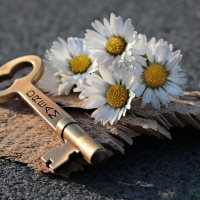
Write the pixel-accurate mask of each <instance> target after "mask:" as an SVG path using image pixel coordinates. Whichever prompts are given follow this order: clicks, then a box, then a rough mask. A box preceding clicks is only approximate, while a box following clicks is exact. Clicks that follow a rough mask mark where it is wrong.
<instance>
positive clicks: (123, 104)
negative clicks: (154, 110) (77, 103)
mask: <svg viewBox="0 0 200 200" xmlns="http://www.w3.org/2000/svg"><path fill="white" fill-rule="evenodd" d="M113 69H114V70H113V72H112V71H110V70H109V69H108V68H107V67H105V66H102V67H100V68H99V72H100V74H101V76H99V75H97V74H96V73H93V74H91V75H88V76H87V79H86V82H87V84H88V86H86V87H85V89H84V90H83V91H82V92H81V95H82V96H84V97H86V98H85V99H84V103H83V105H82V108H85V109H92V108H97V110H95V111H94V112H93V113H92V117H93V118H95V123H97V122H99V121H100V122H101V123H102V124H103V125H105V124H106V123H107V122H110V124H111V125H112V124H113V123H115V122H116V121H117V120H120V118H121V116H122V115H123V116H125V114H126V110H127V109H130V107H131V105H130V104H131V100H132V99H133V98H134V97H135V94H134V93H133V92H132V91H133V90H134V89H135V88H136V85H137V83H136V82H135V79H134V77H132V76H131V72H130V69H129V68H125V67H120V66H119V64H118V63H115V64H114V65H113Z"/></svg>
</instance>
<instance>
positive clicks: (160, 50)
mask: <svg viewBox="0 0 200 200" xmlns="http://www.w3.org/2000/svg"><path fill="white" fill-rule="evenodd" d="M92 26H93V28H94V30H89V29H88V30H86V34H85V38H84V39H80V38H72V37H70V38H68V39H67V41H65V40H63V39H61V38H58V41H56V42H53V45H52V47H51V48H50V50H48V51H47V53H46V60H44V66H45V72H44V74H43V77H42V78H41V79H40V81H39V82H38V83H37V86H38V87H39V88H40V89H42V90H43V91H44V92H47V93H50V94H52V95H54V96H58V95H70V92H80V95H79V98H80V99H83V105H82V108H84V109H96V110H95V111H94V112H93V113H92V117H93V118H94V119H95V123H98V122H101V123H102V124H103V125H105V124H106V123H107V122H109V123H110V124H111V125H112V124H114V123H115V122H117V120H120V118H121V116H122V115H123V116H125V114H126V111H127V109H130V107H131V101H132V99H133V98H135V97H142V105H141V107H144V106H145V105H146V104H147V103H151V105H152V107H154V108H155V109H160V108H161V105H164V106H165V107H167V106H168V104H169V103H170V96H172V97H174V98H179V96H183V94H184V93H183V90H182V89H181V88H180V87H179V86H178V85H179V84H184V83H185V82H186V80H187V79H186V78H184V76H185V74H184V73H183V72H182V69H181V67H180V64H179V63H180V61H181V59H182V55H181V54H180V53H181V52H180V50H177V51H173V46H172V44H168V42H167V41H164V40H163V39H160V40H158V41H156V39H155V38H152V39H151V40H150V41H148V40H147V38H146V36H145V35H142V34H139V35H138V34H137V32H135V31H134V27H133V25H132V23H131V20H130V19H127V20H126V21H125V22H123V20H122V18H121V17H120V16H119V17H116V16H115V15H114V14H111V15H110V21H108V20H107V19H104V20H103V23H101V22H99V21H97V20H96V21H95V22H93V23H92ZM177 84H178V85H177Z"/></svg>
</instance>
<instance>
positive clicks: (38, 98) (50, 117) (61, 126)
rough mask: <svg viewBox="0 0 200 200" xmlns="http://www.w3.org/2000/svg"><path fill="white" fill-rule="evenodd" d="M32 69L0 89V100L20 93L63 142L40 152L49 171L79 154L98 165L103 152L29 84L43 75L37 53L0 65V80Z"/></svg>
mask: <svg viewBox="0 0 200 200" xmlns="http://www.w3.org/2000/svg"><path fill="white" fill-rule="evenodd" d="M30 64H31V66H32V67H33V70H32V71H31V73H30V74H28V75H27V76H25V77H23V78H19V79H16V80H15V81H14V83H13V84H12V85H11V86H10V87H9V88H7V89H5V90H3V91H0V103H1V102H5V101H8V100H9V99H11V98H13V97H15V96H16V95H17V94H18V95H20V96H21V97H22V98H23V99H24V100H25V101H26V103H27V104H28V105H29V106H30V107H31V108H33V110H34V111H35V112H36V113H37V114H38V115H39V116H41V117H42V118H43V120H44V121H46V122H47V123H48V124H49V125H50V126H51V127H52V128H53V129H54V131H56V133H57V134H58V135H59V136H60V137H61V138H62V139H63V140H64V141H65V142H66V143H65V144H64V145H63V146H61V147H56V148H54V149H52V150H50V151H49V152H48V153H46V154H44V155H43V156H42V157H41V159H42V160H43V161H44V162H45V163H46V164H47V166H48V167H49V169H50V170H51V171H52V172H55V173H56V172H57V171H59V169H60V168H61V166H63V165H64V164H66V163H69V162H70V156H71V155H73V154H74V153H75V154H76V153H81V154H82V156H83V157H84V159H85V160H86V161H87V162H88V163H90V164H91V165H99V164H101V163H103V162H105V161H106V159H107V156H108V154H107V151H106V150H105V149H104V148H103V147H102V146H101V145H100V144H99V143H97V142H96V141H95V140H94V139H92V138H91V137H90V136H89V135H88V134H87V133H86V132H85V131H84V130H83V129H82V128H81V127H80V126H79V125H78V123H77V122H76V121H75V120H74V119H73V118H72V117H71V116H70V115H69V114H67V113H66V112H65V111H64V110H63V109H61V108H60V107H59V106H58V105H57V104H56V103H54V102H53V101H51V100H50V99H49V98H48V97H47V96H46V95H44V94H43V93H42V92H41V91H40V90H39V89H38V88H36V87H35V86H34V85H33V84H34V83H36V82H37V81H38V80H39V79H40V77H41V76H42V74H43V70H44V67H43V63H42V60H41V59H40V58H39V57H38V56H34V55H29V56H23V57H20V58H16V59H14V60H12V61H10V62H8V63H6V64H4V65H3V66H2V67H0V82H2V81H3V80H5V79H7V78H9V77H12V74H13V73H14V72H15V71H17V70H18V69H20V68H22V67H24V66H27V65H30Z"/></svg>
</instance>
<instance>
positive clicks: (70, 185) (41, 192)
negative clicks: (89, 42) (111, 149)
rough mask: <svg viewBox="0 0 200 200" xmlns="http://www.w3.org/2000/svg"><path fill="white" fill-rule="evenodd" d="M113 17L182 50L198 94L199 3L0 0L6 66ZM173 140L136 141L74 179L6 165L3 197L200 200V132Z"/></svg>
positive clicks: (0, 59) (0, 168)
mask: <svg viewBox="0 0 200 200" xmlns="http://www.w3.org/2000/svg"><path fill="white" fill-rule="evenodd" d="M111 12H114V13H115V14H116V15H120V16H122V17H123V19H124V20H125V19H127V18H131V20H132V23H133V25H134V26H135V30H136V31H137V32H138V33H144V34H146V35H147V37H148V38H151V37H153V36H155V37H156V38H157V39H159V38H161V37H162V38H164V39H165V40H167V41H169V42H170V43H172V44H173V45H174V49H175V50H176V49H181V50H182V54H183V60H182V68H183V71H184V72H185V73H186V77H187V78H188V83H187V84H186V85H184V86H183V87H182V88H183V89H184V90H189V91H193V90H199V88H200V70H199V67H200V56H199V55H200V4H199V1H197V0H177V1H173V0H168V1H166V0H160V1H156V0H151V1H139V0H126V1H122V0H108V1H92V0H91V1H89V0H73V1H72V0H68V1H64V0H57V1H48V0H35V1H26V0H15V1H14V0H13V1H11V0H7V1H3V0H0V52H1V53H0V64H1V65H2V64H4V63H5V62H7V61H9V60H11V59H14V58H16V57H19V56H23V55H28V54H35V55H39V56H41V57H44V54H45V50H46V49H49V48H50V46H51V45H52V42H53V41H54V40H56V38H57V37H62V38H63V39H67V38H68V37H70V36H72V37H84V34H85V29H88V28H89V29H91V22H93V21H94V20H95V19H97V20H100V21H102V20H103V18H104V17H106V18H109V15H110V13H111ZM171 132H172V137H173V140H172V141H167V140H166V141H160V140H157V139H155V138H151V137H144V136H143V137H140V138H136V139H135V140H134V142H135V143H134V145H133V146H131V147H130V146H126V155H124V156H122V155H116V156H114V157H113V158H111V159H110V160H109V161H108V163H107V165H106V166H104V168H100V169H94V168H92V167H90V166H86V167H85V170H84V171H83V172H75V173H73V174H72V176H71V178H70V179H64V178H61V177H56V176H53V175H43V174H35V173H34V171H33V170H31V169H29V168H28V167H26V166H24V165H22V164H21V163H11V162H10V161H9V160H6V159H0V199H5V200H7V199H63V200H64V199H145V200H150V199H152V200H154V199H181V200H183V199H200V189H199V186H200V164H199V161H200V156H199V153H200V131H199V130H195V129H192V128H190V127H187V128H185V129H178V130H174V129H173V130H171Z"/></svg>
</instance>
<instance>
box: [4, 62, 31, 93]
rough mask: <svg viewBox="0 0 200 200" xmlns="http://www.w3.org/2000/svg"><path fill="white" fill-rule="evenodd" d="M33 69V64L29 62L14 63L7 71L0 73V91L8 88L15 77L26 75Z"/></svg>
mask: <svg viewBox="0 0 200 200" xmlns="http://www.w3.org/2000/svg"><path fill="white" fill-rule="evenodd" d="M32 70H33V66H32V64H31V63H29V62H21V63H19V64H17V65H15V66H14V67H13V68H12V69H11V70H10V72H9V73H7V74H0V91H2V90H5V89H7V88H9V87H10V86H11V85H12V84H13V83H14V81H15V80H16V79H19V78H22V77H25V76H27V75H28V74H30V73H31V71H32Z"/></svg>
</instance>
